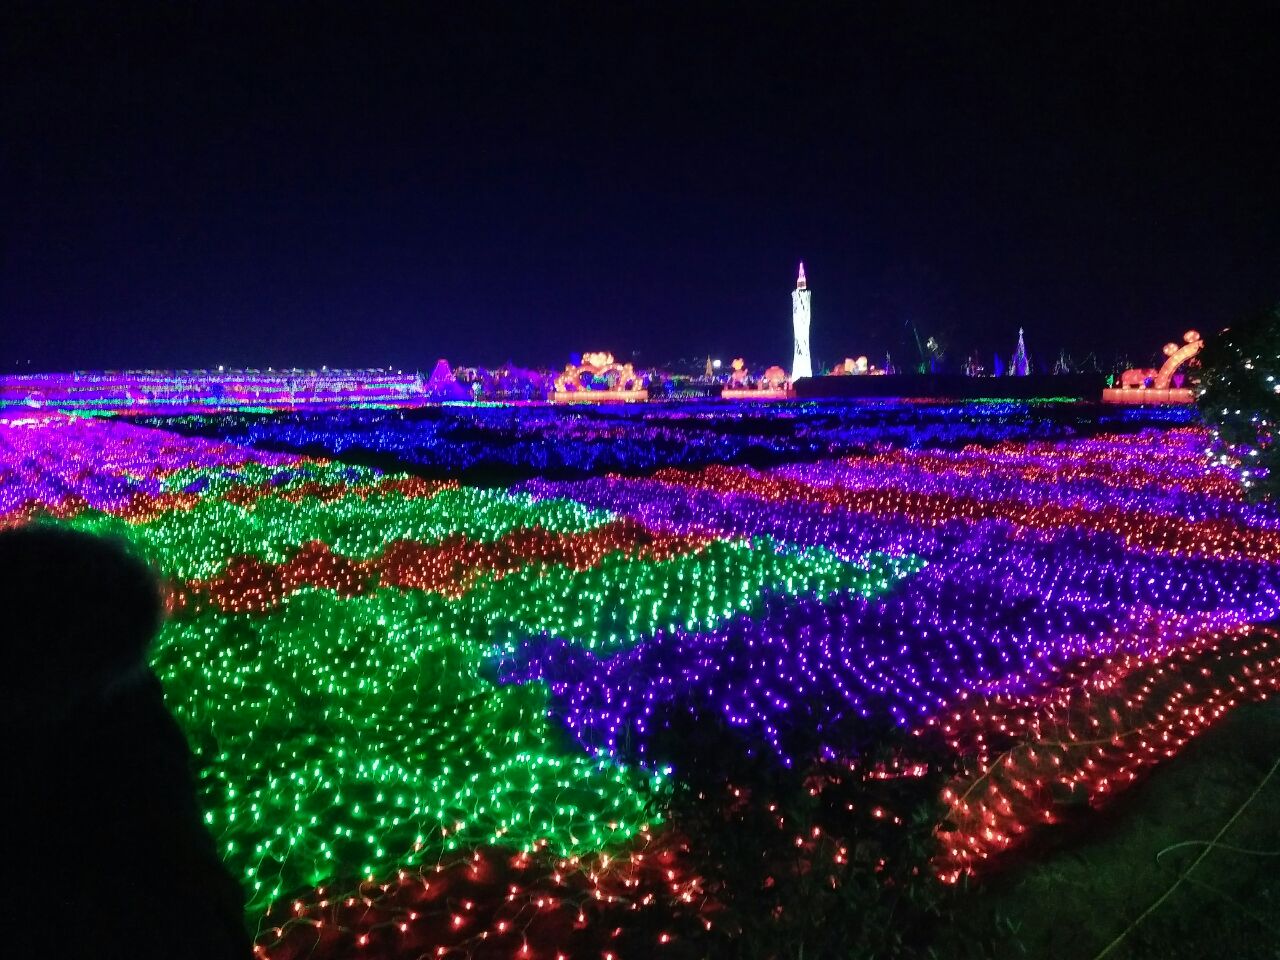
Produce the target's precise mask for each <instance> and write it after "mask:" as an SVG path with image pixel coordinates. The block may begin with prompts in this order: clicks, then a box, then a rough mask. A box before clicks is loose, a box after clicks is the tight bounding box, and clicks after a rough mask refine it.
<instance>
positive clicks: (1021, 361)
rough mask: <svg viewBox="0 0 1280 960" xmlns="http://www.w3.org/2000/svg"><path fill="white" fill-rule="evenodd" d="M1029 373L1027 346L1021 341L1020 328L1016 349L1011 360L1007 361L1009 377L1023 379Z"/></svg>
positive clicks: (1019, 329) (1020, 329)
mask: <svg viewBox="0 0 1280 960" xmlns="http://www.w3.org/2000/svg"><path fill="white" fill-rule="evenodd" d="M1030 372H1031V365H1030V364H1029V363H1028V362H1027V345H1026V344H1025V343H1023V341H1022V328H1021V327H1019V328H1018V347H1017V349H1016V350H1014V351H1013V359H1011V360H1010V361H1009V375H1010V376H1013V377H1025V376H1026V375H1027V374H1028V373H1030Z"/></svg>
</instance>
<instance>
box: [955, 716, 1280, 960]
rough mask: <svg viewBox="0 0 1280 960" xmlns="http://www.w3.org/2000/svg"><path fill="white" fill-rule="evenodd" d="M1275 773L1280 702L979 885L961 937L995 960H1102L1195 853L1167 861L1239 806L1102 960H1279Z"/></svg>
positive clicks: (1278, 783) (1227, 727)
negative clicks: (984, 947) (981, 945)
mask: <svg viewBox="0 0 1280 960" xmlns="http://www.w3.org/2000/svg"><path fill="white" fill-rule="evenodd" d="M1277 762H1280V702H1277V701H1274V700H1273V701H1270V702H1265V703H1254V704H1247V705H1244V706H1241V707H1239V708H1238V709H1236V710H1235V711H1234V712H1233V713H1232V714H1231V716H1229V717H1228V718H1227V719H1226V720H1225V721H1223V722H1222V724H1221V725H1220V726H1217V727H1215V728H1214V729H1212V730H1210V731H1209V732H1207V733H1206V734H1204V736H1203V737H1201V738H1200V739H1199V740H1198V741H1197V742H1195V743H1193V744H1191V745H1190V746H1188V747H1187V748H1186V750H1185V751H1184V752H1183V753H1182V754H1181V755H1180V756H1178V757H1176V758H1174V759H1173V760H1171V761H1170V762H1169V763H1168V764H1166V765H1165V766H1163V767H1161V768H1160V769H1158V770H1156V771H1155V772H1154V773H1153V774H1152V775H1151V777H1150V779H1149V780H1148V781H1147V782H1146V783H1144V784H1141V785H1139V786H1138V787H1136V788H1135V789H1134V790H1133V791H1132V793H1131V794H1130V795H1128V796H1125V797H1123V798H1121V799H1120V800H1118V801H1117V803H1116V805H1115V806H1114V807H1113V808H1111V809H1110V810H1108V811H1105V812H1104V813H1103V814H1102V815H1100V816H1099V817H1098V818H1093V819H1092V820H1091V822H1089V823H1088V824H1086V825H1083V830H1084V831H1085V832H1080V833H1077V834H1076V835H1074V836H1063V837H1060V838H1059V846H1058V848H1057V849H1055V850H1052V851H1049V852H1047V853H1045V854H1042V855H1041V856H1039V857H1037V859H1036V860H1035V861H1034V862H1030V863H1027V864H1026V865H1024V866H1022V867H1019V868H1015V869H1013V870H1011V871H1009V872H1008V873H1006V874H1004V875H1001V876H999V877H998V878H996V879H993V880H992V881H991V882H989V883H988V884H987V885H986V887H985V889H984V890H981V891H978V892H977V895H976V896H974V897H973V898H972V907H971V910H972V912H970V911H961V915H962V917H963V918H964V919H963V922H962V924H961V927H962V929H961V930H959V931H957V933H958V935H959V936H961V937H962V938H964V939H965V940H968V941H969V942H970V943H972V941H974V940H979V941H982V940H986V941H988V944H989V950H988V951H984V952H988V953H989V954H990V955H991V956H993V957H995V958H998V960H1011V958H1020V957H1032V958H1036V960H1093V958H1097V957H1101V956H1102V951H1103V950H1104V949H1106V948H1107V946H1108V944H1110V943H1111V942H1112V941H1113V940H1114V939H1115V938H1116V937H1118V936H1120V934H1121V933H1122V932H1123V931H1124V930H1125V928H1126V927H1128V926H1129V924H1130V923H1131V922H1132V921H1134V920H1135V919H1137V918H1138V917H1139V915H1140V914H1142V912H1143V911H1144V910H1146V909H1147V908H1148V907H1149V906H1151V905H1152V904H1153V903H1155V902H1156V901H1157V900H1158V899H1159V898H1160V897H1161V895H1162V894H1164V892H1165V891H1166V890H1168V889H1169V888H1170V887H1171V886H1172V885H1173V884H1174V883H1175V882H1177V879H1178V877H1179V876H1181V875H1183V873H1185V871H1186V870H1187V869H1188V868H1189V867H1190V866H1191V865H1192V863H1193V862H1194V861H1195V860H1196V858H1197V857H1199V856H1200V854H1201V853H1203V852H1204V849H1205V846H1204V844H1201V843H1194V844H1188V845H1186V846H1182V847H1177V848H1176V849H1168V848H1170V847H1173V846H1174V845H1175V844H1180V843H1186V842H1187V841H1208V840H1211V839H1212V838H1213V837H1214V836H1215V835H1216V834H1217V833H1218V831H1219V830H1221V829H1222V828H1223V826H1224V825H1226V824H1227V823H1228V821H1230V820H1231V818H1232V815H1233V814H1234V813H1236V811H1237V810H1239V809H1240V808H1241V807H1242V805H1244V804H1246V802H1247V803H1248V805H1247V806H1246V807H1244V809H1243V811H1242V812H1241V813H1240V814H1239V817H1238V818H1237V819H1236V820H1235V822H1234V823H1233V824H1232V825H1231V826H1230V828H1229V829H1227V830H1226V832H1225V833H1224V834H1223V835H1222V837H1221V839H1220V840H1219V842H1218V845H1217V846H1216V847H1215V848H1214V849H1213V850H1211V851H1210V852H1209V853H1208V854H1207V856H1205V857H1204V859H1203V860H1202V861H1201V862H1200V863H1199V864H1198V865H1197V866H1196V867H1195V869H1194V871H1192V872H1191V874H1190V876H1189V877H1188V878H1187V879H1186V880H1184V881H1183V882H1182V884H1181V885H1180V886H1179V887H1178V888H1177V889H1176V890H1175V891H1174V892H1173V893H1172V895H1170V896H1169V897H1168V899H1166V900H1165V901H1164V902H1163V903H1162V904H1161V905H1160V906H1159V907H1158V908H1156V909H1155V910H1154V911H1152V912H1151V913H1150V914H1149V915H1148V916H1146V917H1145V919H1143V920H1142V921H1141V922H1140V923H1138V924H1137V926H1136V927H1134V928H1133V929H1132V930H1131V931H1129V933H1128V934H1127V935H1126V936H1125V937H1124V938H1123V939H1122V940H1121V941H1120V942H1119V943H1118V944H1116V945H1115V946H1114V947H1113V948H1112V949H1111V950H1110V952H1109V953H1107V954H1106V955H1105V956H1106V960H1140V958H1161V960H1192V958H1210V957H1212V958H1218V957H1222V958H1231V960H1264V958H1266V960H1274V958H1277V957H1280V771H1276V770H1274V768H1275V765H1276V764H1277ZM1268 771H1273V772H1272V774H1271V776H1270V778H1269V779H1266V778H1267V774H1268ZM1264 779H1265V780H1266V783H1265V785H1264V786H1262V788H1261V789H1260V790H1259V789H1258V788H1259V785H1260V784H1263V781H1264ZM1255 791H1257V793H1256V794H1255ZM1251 797H1252V799H1250V798H1251ZM1165 850H1167V851H1168V852H1166V853H1164V854H1163V856H1159V861H1157V856H1158V855H1160V854H1161V851H1165ZM1245 850H1248V851H1255V853H1245V852H1242V851H1245ZM942 955H943V956H946V955H947V953H945V952H944V953H943V954H942Z"/></svg>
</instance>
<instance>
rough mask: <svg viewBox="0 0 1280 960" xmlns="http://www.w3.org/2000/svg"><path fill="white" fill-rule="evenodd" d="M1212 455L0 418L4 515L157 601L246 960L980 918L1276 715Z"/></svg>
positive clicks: (861, 436)
mask: <svg viewBox="0 0 1280 960" xmlns="http://www.w3.org/2000/svg"><path fill="white" fill-rule="evenodd" d="M1207 443H1208V435H1207V433H1206V432H1205V431H1204V430H1203V428H1201V427H1199V426H1198V425H1197V424H1196V423H1195V422H1194V420H1193V416H1192V414H1191V413H1190V412H1189V411H1187V410H1182V409H1179V410H1165V411H1161V410H1139V409H1123V410H1114V411H1105V412H1099V411H1098V410H1097V409H1096V408H1082V405H1075V404H1041V405H1035V404H964V405H959V404H954V405H947V404H907V403H891V402H874V403H867V404H863V405H860V406H845V407H840V406H838V405H825V406H823V405H791V406H783V407H779V408H775V409H772V410H770V409H768V408H758V409H755V408H753V409H751V410H744V409H741V408H729V407H726V406H723V405H715V404H709V405H704V406H703V407H699V406H698V405H696V404H689V405H685V406H676V405H673V406H671V407H657V406H656V405H653V406H651V407H650V408H648V409H645V410H610V411H594V410H573V411H557V410H551V409H537V408H534V409H530V410H525V411H521V410H512V409H501V408H496V409H484V408H459V409H456V410H453V411H449V412H440V411H439V410H437V411H435V412H417V413H412V412H410V413H405V412H401V411H358V412H353V411H348V412H334V413H328V414H319V413H307V414H281V415H273V416H266V415H262V416H246V415H237V416H226V417H221V418H218V417H184V418H166V419H164V420H149V421H127V420H123V419H109V418H103V419H93V418H72V417H67V416H60V415H47V416H39V417H20V416H10V417H9V418H8V419H7V420H5V421H4V422H2V423H0V523H4V524H14V523H22V522H49V523H57V524H64V525H68V526H71V527H74V528H77V529H79V530H84V531H91V532H94V533H99V534H103V535H108V536H114V537H120V538H123V539H125V540H127V541H128V542H129V543H130V544H132V546H133V547H134V548H135V549H136V551H137V552H138V553H139V554H140V555H142V556H143V557H145V558H146V559H147V560H148V561H149V562H150V563H151V564H152V565H153V566H154V568H155V569H156V570H157V571H158V572H159V574H160V576H161V577H162V578H163V579H164V581H165V583H166V585H167V589H168V593H169V597H170V600H169V606H170V613H169V617H168V620H167V622H166V624H165V626H164V628H163V630H162V633H161V635H160V637H159V640H158V642H157V644H156V646H155V648H154V652H153V656H152V663H153V667H154V669H155V671H156V673H157V674H158V675H159V677H160V678H161V680H162V682H163V685H164V688H165V693H166V699H167V702H168V704H169V706H170V708H171V709H172V711H173V712H174V714H175V715H176V717H177V718H178V721H179V723H180V724H181V725H182V727H183V728H184V729H185V731H186V732H187V734H188V736H189V740H190V743H191V746H192V749H193V751H194V752H195V754H196V757H197V760H198V762H199V765H200V769H201V777H200V781H199V782H200V790H201V792H202V796H201V801H202V805H203V809H204V811H205V819H206V822H207V823H208V825H209V829H210V830H211V832H212V833H213V835H214V837H215V838H216V840H217V843H218V846H219V848H220V850H221V851H222V854H223V857H224V859H225V861H226V863H227V865H228V866H229V868H230V869H231V870H232V872H233V873H234V874H235V875H236V876H237V877H239V878H240V880H241V882H242V884H243V886H244V890H245V892H246V899H247V902H248V908H249V918H248V922H249V923H250V926H251V928H252V929H253V930H254V931H255V932H256V942H257V945H258V951H259V954H260V955H261V956H263V957H268V958H272V960H294V958H298V960H301V958H316V960H325V958H336V957H350V956H368V957H377V958H397V960H399V958H404V960H408V958H417V957H434V956H442V957H443V956H457V957H463V956H471V957H486V958H487V957H547V958H551V957H566V958H567V957H591V958H601V957H610V956H615V957H618V958H627V957H652V956H672V957H686V956H690V957H692V956H705V955H709V954H716V953H717V952H718V951H719V952H724V951H728V950H731V949H735V948H733V947H732V945H733V944H734V943H735V942H737V940H738V939H739V938H742V937H744V936H747V935H748V934H749V931H748V927H747V924H748V922H749V921H751V920H752V916H755V917H756V919H757V920H758V921H759V922H763V920H760V919H759V918H764V919H767V920H769V922H771V923H774V924H775V925H782V926H785V924H787V923H788V922H790V918H791V913H788V912H787V911H791V912H792V913H794V910H795V907H794V903H795V902H796V900H797V899H798V898H802V899H804V900H806V901H811V902H817V899H815V898H818V899H820V897H819V893H821V894H822V895H823V896H826V895H835V894H831V892H832V891H836V892H839V891H841V890H850V891H854V890H856V891H858V893H857V897H859V898H862V899H856V898H854V899H851V900H850V901H849V902H850V903H856V904H863V903H866V902H869V900H868V899H867V898H868V897H871V896H872V894H869V893H867V891H869V890H879V889H880V888H882V887H885V886H888V887H889V888H895V887H896V888H898V889H905V888H907V887H910V889H912V890H914V891H918V892H919V896H920V897H926V898H927V897H933V896H935V895H936V896H937V897H945V896H947V895H948V891H956V890H958V889H959V888H962V887H969V886H972V885H976V884H981V883H982V882H984V881H985V880H986V879H987V878H988V877H991V876H996V875H998V874H999V873H1000V872H1001V871H1004V870H1008V869H1013V865H1015V864H1017V863H1019V862H1024V861H1026V860H1027V859H1029V858H1030V859H1034V857H1035V856H1037V851H1039V850H1042V849H1044V845H1045V843H1046V842H1047V841H1051V840H1052V838H1053V837H1054V836H1055V831H1067V830H1072V829H1076V830H1078V829H1079V827H1080V824H1081V823H1084V824H1087V823H1088V822H1090V821H1089V818H1090V817H1095V816H1102V815H1105V813H1106V811H1107V809H1108V807H1109V806H1110V805H1111V804H1113V803H1115V802H1117V798H1119V797H1120V796H1121V795H1123V794H1126V792H1129V791H1133V792H1135V793H1136V792H1139V791H1141V790H1142V788H1143V784H1144V783H1145V782H1146V780H1147V779H1148V777H1149V775H1150V773H1151V772H1152V771H1153V770H1154V769H1155V768H1158V767H1160V766H1161V765H1163V764H1165V763H1166V761H1169V760H1170V758H1173V757H1176V756H1177V755H1178V754H1179V753H1180V752H1181V751H1182V750H1183V749H1184V748H1185V747H1187V746H1188V745H1189V744H1191V743H1192V742H1193V741H1194V740H1195V739H1196V738H1197V737H1198V736H1200V735H1201V734H1202V733H1205V732H1206V731H1209V730H1210V729H1211V728H1213V727H1215V726H1216V725H1219V724H1220V723H1222V722H1223V721H1224V720H1225V719H1226V718H1227V717H1228V716H1229V715H1231V714H1232V712H1233V711H1236V710H1238V709H1241V708H1243V707H1244V706H1245V705H1246V704H1248V703H1250V702H1256V701H1264V700H1267V699H1268V698H1269V697H1270V698H1274V696H1275V695H1276V693H1277V691H1278V690H1280V634H1278V633H1277V632H1276V631H1275V630H1274V629H1273V627H1272V626H1271V625H1270V624H1272V623H1273V622H1274V621H1275V620H1276V619H1277V617H1278V616H1280V510H1276V509H1275V508H1273V507H1264V506H1260V505H1256V504H1251V503H1249V502H1248V501H1246V499H1245V498H1244V496H1243V495H1242V493H1241V491H1240V489H1239V487H1238V486H1237V484H1236V481H1235V480H1234V479H1233V478H1232V476H1231V475H1230V474H1229V473H1227V472H1224V471H1223V470H1222V469H1220V468H1211V467H1209V466H1207V461H1206V458H1205V455H1204V450H1205V448H1206V446H1207ZM474 481H483V485H476V483H475V482H474ZM792 787H795V789H792ZM788 790H790V791H791V792H790V793H788ZM1227 813H1229V811H1227ZM1221 819H1223V817H1222V816H1221V815H1218V816H1217V819H1215V820H1214V828H1215V829H1216V826H1217V825H1218V821H1220V820H1221ZM735 858H736V859H735ZM744 864H745V865H746V866H744ZM757 874H758V875H757ZM748 888H749V889H748ZM935 888H936V889H935ZM930 890H932V891H933V892H930ZM797 891H800V893H799V894H798V893H797ZM849 896H850V897H851V898H853V897H854V895H853V894H852V893H850V894H849ZM913 896H915V894H913ZM932 902H933V901H930V903H932ZM917 906H918V908H919V909H920V910H921V911H923V913H922V914H921V915H922V916H923V915H924V914H925V913H927V912H928V909H930V907H929V906H928V904H925V905H924V906H919V905H918V904H917ZM900 910H901V911H902V913H901V914H900V915H901V916H907V915H908V914H907V913H906V910H907V908H906V907H905V906H904V907H901V908H900ZM824 922H831V921H830V919H829V918H828V920H827V921H824ZM797 936H799V934H797ZM872 946H874V944H872V945H870V946H869V947H868V949H871V947H872ZM904 949H906V948H905V947H904ZM886 955H887V954H886Z"/></svg>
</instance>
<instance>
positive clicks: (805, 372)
mask: <svg viewBox="0 0 1280 960" xmlns="http://www.w3.org/2000/svg"><path fill="white" fill-rule="evenodd" d="M811 296H812V294H811V293H810V292H809V286H808V284H806V283H805V279H804V261H801V263H800V276H798V277H796V288H795V289H794V290H792V291H791V329H792V331H793V332H794V333H795V353H793V354H792V356H791V382H792V383H794V382H795V381H797V380H799V379H800V378H801V377H812V376H813V362H812V361H811V360H810V358H809V318H810V312H809V298H810V297H811Z"/></svg>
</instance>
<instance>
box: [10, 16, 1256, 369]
mask: <svg viewBox="0 0 1280 960" xmlns="http://www.w3.org/2000/svg"><path fill="white" fill-rule="evenodd" d="M1031 8H1038V9H1036V10H1032V9H1031ZM886 11H887V12H886ZM4 17H5V19H6V21H7V23H6V26H5V30H4V38H3V41H0V42H3V44H4V48H3V61H4V62H3V71H4V75H3V93H0V97H2V98H3V111H4V113H3V117H4V137H3V143H2V144H0V151H2V152H0V164H2V167H0V171H2V173H3V190H4V194H3V199H4V212H3V215H2V221H0V222H2V223H3V232H2V237H0V239H2V244H3V246H2V248H0V255H2V262H0V364H3V366H4V367H5V368H7V369H12V368H13V364H14V363H15V362H21V363H23V364H24V366H23V369H32V370H36V369H69V368H99V367H105V368H114V367H124V366H129V367H138V366H195V365H214V364H218V363H225V364H228V365H233V364H234V365H250V366H259V365H260V366H266V365H276V366H281V365H312V364H314V365H319V364H322V363H328V364H330V365H393V366H406V367H416V366H427V367H429V366H430V365H431V363H432V362H433V361H434V359H435V358H436V357H439V356H446V357H448V358H449V359H450V360H451V361H453V362H455V363H467V362H472V363H475V362H483V363H499V362H502V361H504V360H507V359H508V358H512V359H515V360H516V361H517V362H520V363H524V364H527V365H533V364H547V365H558V364H560V363H563V361H564V360H565V358H566V357H567V355H568V354H569V353H570V352H573V351H580V350H583V349H592V348H604V349H612V350H614V351H615V352H617V353H620V354H624V355H628V356H633V355H638V358H639V359H640V360H641V361H642V362H646V363H649V362H657V361H660V360H664V359H668V358H674V357H679V356H686V355H694V354H697V355H702V354H706V353H712V354H714V355H719V356H724V357H726V358H727V357H731V356H734V355H737V354H745V355H747V356H748V357H752V358H756V359H760V360H783V361H785V360H786V359H787V358H788V357H789V354H790V331H789V323H790V302H789V291H790V289H791V287H792V285H793V279H794V276H795V267H796V261H797V260H799V259H801V258H803V259H804V260H805V262H806V266H807V268H808V272H809V276H810V282H811V286H812V288H813V290H814V300H813V303H814V328H813V337H814V349H815V352H816V354H817V356H818V357H819V359H825V360H827V361H833V360H835V359H838V358H839V357H842V356H845V355H856V354H858V353H867V354H869V355H871V356H872V357H873V359H875V358H877V357H879V356H882V355H883V352H884V350H885V349H891V350H893V351H894V353H895V356H899V357H901V356H902V353H901V348H902V341H903V332H904V331H905V330H906V326H905V324H906V321H908V320H910V321H913V322H914V323H915V324H916V325H917V326H918V327H919V329H920V330H921V332H922V333H924V334H928V333H939V334H941V335H943V337H944V339H945V340H946V341H947V342H948V344H949V345H950V346H951V348H952V351H953V352H960V351H967V350H968V349H970V348H980V349H981V350H983V351H984V352H985V353H987V354H988V355H989V353H990V351H991V350H992V349H993V348H999V349H1000V350H1001V351H1002V352H1003V353H1004V354H1006V356H1007V354H1008V353H1009V352H1010V351H1011V349H1012V347H1013V343H1014V340H1015V338H1016V335H1017V328H1018V327H1019V326H1025V327H1026V330H1027V342H1028V346H1029V348H1030V349H1031V351H1032V353H1033V355H1038V356H1039V357H1041V358H1043V359H1046V360H1049V359H1051V355H1052V356H1056V354H1057V351H1058V349H1059V348H1066V349H1067V350H1068V351H1070V352H1072V353H1074V354H1076V355H1077V356H1080V355H1083V354H1084V353H1087V352H1088V351H1089V350H1091V349H1092V350H1096V351H1097V352H1098V353H1099V355H1100V356H1101V357H1102V359H1103V360H1104V362H1105V361H1107V360H1109V359H1110V358H1111V357H1113V356H1114V355H1115V354H1117V353H1128V354H1130V355H1131V356H1132V357H1133V358H1134V359H1142V360H1146V359H1148V358H1149V357H1150V355H1151V354H1152V353H1153V352H1154V351H1156V350H1158V348H1159V346H1160V344H1162V343H1164V342H1165V341H1166V340H1167V339H1170V338H1171V337H1175V336H1177V335H1178V334H1180V333H1181V332H1182V331H1183V330H1185V329H1186V328H1187V327H1188V326H1196V327H1198V328H1200V329H1203V330H1211V329H1214V328H1216V327H1219V326H1221V325H1223V324H1224V323H1226V322H1229V321H1230V319H1231V318H1232V317H1233V316H1235V315H1238V314H1239V313H1240V312H1242V311H1244V310H1247V309H1250V308H1252V307H1254V306H1257V305H1259V304H1261V303H1264V302H1268V301H1274V300H1275V299H1277V298H1280V69H1278V68H1277V61H1278V59H1280V5H1278V4H1275V3H1268V4H1261V3H1257V4H1252V5H1234V6H1233V5H1231V4H1221V3H1212V4H1210V3H1199V4H1194V5H1186V6H1179V5H1174V4H1169V3H1152V4H1133V3H1123V2H1119V3H1114V2H1113V3H1105V4H1104V3H1091V4H1076V3H1070V4H1059V3H1054V4H1049V3H1045V4H1002V5H997V6H986V5H981V4H971V3H957V2H948V3H940V4H935V5H915V4H901V3H897V4H891V5H887V6H885V7H883V8H876V9H875V10H873V9H872V6H871V5H864V4H838V5H807V4H800V3H778V4H771V5H769V6H760V7H756V6H753V5H750V4H742V3H726V4H723V5H718V6H703V5H689V4H680V3H672V4H657V3H649V4H617V3H610V2H605V0H599V2H596V3H592V4H586V5H564V4H546V3H535V2H532V0H530V2H519V3H506V4H498V5H492V6H487V5H484V4H474V3H466V4H449V5H438V6H437V5H432V4H412V5H406V6H403V7H391V6H385V5H381V4H375V3H352V4H349V5H345V6H334V5H327V4H319V3H302V2H298V3H287V4H270V3H259V4H254V5H252V6H244V7H236V6H231V5H225V4H215V3H168V2H166V3H154V4H145V3H141V4H140V3H134V4H128V5H122V6H112V5H105V4H90V3H84V4H81V5H77V6H55V5H52V4H50V3H31V4H26V3H20V4H10V5H8V6H7V7H6V11H5V13H4ZM907 359H909V357H908V358H907ZM27 361H29V362H30V367H29V368H28V367H27V366H25V364H26V362H27Z"/></svg>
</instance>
